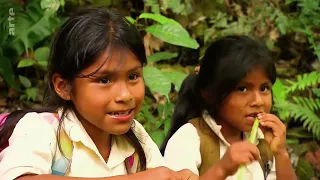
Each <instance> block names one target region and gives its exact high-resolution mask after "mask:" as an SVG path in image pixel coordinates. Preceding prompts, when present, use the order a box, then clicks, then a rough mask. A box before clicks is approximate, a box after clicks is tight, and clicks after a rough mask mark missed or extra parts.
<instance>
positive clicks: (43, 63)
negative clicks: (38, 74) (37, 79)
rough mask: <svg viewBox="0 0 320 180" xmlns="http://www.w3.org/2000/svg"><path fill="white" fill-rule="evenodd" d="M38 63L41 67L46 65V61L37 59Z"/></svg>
mask: <svg viewBox="0 0 320 180" xmlns="http://www.w3.org/2000/svg"><path fill="white" fill-rule="evenodd" d="M38 64H39V65H40V66H42V67H43V68H47V67H48V61H39V62H38Z"/></svg>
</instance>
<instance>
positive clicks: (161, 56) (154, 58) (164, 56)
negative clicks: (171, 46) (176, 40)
mask: <svg viewBox="0 0 320 180" xmlns="http://www.w3.org/2000/svg"><path fill="white" fill-rule="evenodd" d="M177 56H178V53H170V52H157V53H154V54H152V55H151V56H148V57H147V59H148V61H149V62H158V61H161V60H169V59H172V58H175V57H177Z"/></svg>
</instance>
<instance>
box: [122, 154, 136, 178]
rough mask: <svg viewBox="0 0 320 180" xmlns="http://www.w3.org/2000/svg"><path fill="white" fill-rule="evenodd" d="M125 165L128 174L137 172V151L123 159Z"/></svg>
mask: <svg viewBox="0 0 320 180" xmlns="http://www.w3.org/2000/svg"><path fill="white" fill-rule="evenodd" d="M125 166H126V170H127V173H128V174H133V173H136V172H138V171H139V170H138V166H139V156H138V153H136V152H134V153H133V154H132V155H131V156H129V157H127V158H126V159H125Z"/></svg>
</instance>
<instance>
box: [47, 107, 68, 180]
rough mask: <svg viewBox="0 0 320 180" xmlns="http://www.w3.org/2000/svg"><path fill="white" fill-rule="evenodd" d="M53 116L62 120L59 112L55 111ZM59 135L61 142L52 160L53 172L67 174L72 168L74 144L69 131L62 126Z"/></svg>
mask: <svg viewBox="0 0 320 180" xmlns="http://www.w3.org/2000/svg"><path fill="white" fill-rule="evenodd" d="M53 116H54V117H55V118H56V119H57V120H60V118H59V115H58V113H53ZM57 135H59V138H58V140H59V143H60V146H59V144H58V143H57V147H58V149H57V150H56V153H55V156H54V159H53V160H52V166H51V171H52V172H51V174H53V175H59V176H65V175H66V174H67V172H68V170H69V169H70V165H71V162H72V151H73V144H72V141H71V139H70V138H69V136H68V135H67V133H66V132H65V131H64V129H63V128H61V130H60V132H59V133H57Z"/></svg>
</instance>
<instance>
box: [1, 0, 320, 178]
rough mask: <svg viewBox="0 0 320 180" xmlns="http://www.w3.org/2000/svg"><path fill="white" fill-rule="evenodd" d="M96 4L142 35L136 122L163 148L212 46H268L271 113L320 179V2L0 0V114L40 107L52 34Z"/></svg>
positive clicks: (304, 170)
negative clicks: (240, 42)
mask: <svg viewBox="0 0 320 180" xmlns="http://www.w3.org/2000/svg"><path fill="white" fill-rule="evenodd" d="M93 6H108V7H110V8H116V9H119V10H120V12H121V13H123V15H125V16H126V17H127V18H128V19H129V20H130V21H131V22H133V23H134V24H135V25H136V26H137V27H138V29H139V30H140V31H141V34H142V35H143V38H144V42H145V47H146V53H147V56H148V66H147V67H145V69H144V73H145V81H146V85H147V94H146V99H145V102H144V104H143V107H142V110H141V113H140V114H139V116H138V117H137V118H138V120H139V121H141V122H142V123H143V125H144V126H145V128H146V130H147V131H148V132H149V133H150V135H151V136H152V138H153V139H154V140H155V141H156V142H157V143H158V144H159V143H160V142H161V141H162V140H163V138H164V136H165V134H166V132H167V129H168V126H169V124H170V118H171V115H172V111H173V107H174V103H175V99H176V94H177V91H178V90H179V88H180V84H181V81H182V80H183V79H184V77H186V75H187V74H188V73H189V72H190V71H193V70H194V66H195V65H197V64H198V63H199V61H200V60H201V56H202V54H203V52H204V50H205V49H206V47H207V45H208V44H209V43H210V42H212V41H213V40H215V39H216V38H219V37H221V36H225V35H228V34H246V35H250V36H253V37H255V38H259V39H261V40H263V41H265V42H266V44H267V46H268V47H269V49H270V50H271V51H272V53H273V55H274V58H275V59H276V66H277V72H278V74H279V76H278V80H277V82H276V84H275V85H274V87H273V92H274V97H275V105H274V111H275V112H276V113H277V114H278V115H279V117H280V118H281V119H282V120H283V121H284V122H285V123H286V125H287V127H288V132H287V138H288V141H287V143H288V145H289V147H290V148H291V149H292V156H293V158H292V159H293V160H294V159H295V158H294V157H300V158H299V161H296V162H293V164H294V165H295V167H296V172H297V174H298V175H299V177H301V179H311V178H312V177H316V176H318V177H319V168H320V155H319V156H318V155H317V154H319V152H320V149H319V139H320V114H319V112H320V99H319V97H320V89H319V82H320V72H319V70H320V0H282V1H280V0H251V1H247V0H224V1H223V0H216V1H212V0H144V1H142V0H130V1H128V0H69V1H64V0H32V1H27V0H24V1H23V0H15V1H12V0H1V2H0V7H1V9H0V17H1V18H0V112H4V111H11V110H14V109H19V108H30V107H36V106H39V105H40V103H41V99H42V97H41V94H42V90H43V81H44V76H45V72H46V65H47V58H48V55H49V51H50V49H49V46H50V42H51V39H52V36H53V35H54V33H55V30H56V29H57V28H59V27H60V26H61V24H62V23H63V22H64V21H65V20H66V19H67V18H68V16H70V15H71V14H72V13H73V12H75V10H77V9H79V8H82V7H93ZM313 152H316V153H313ZM304 157H305V158H304ZM306 160H307V161H306ZM308 162H312V163H308Z"/></svg>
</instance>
